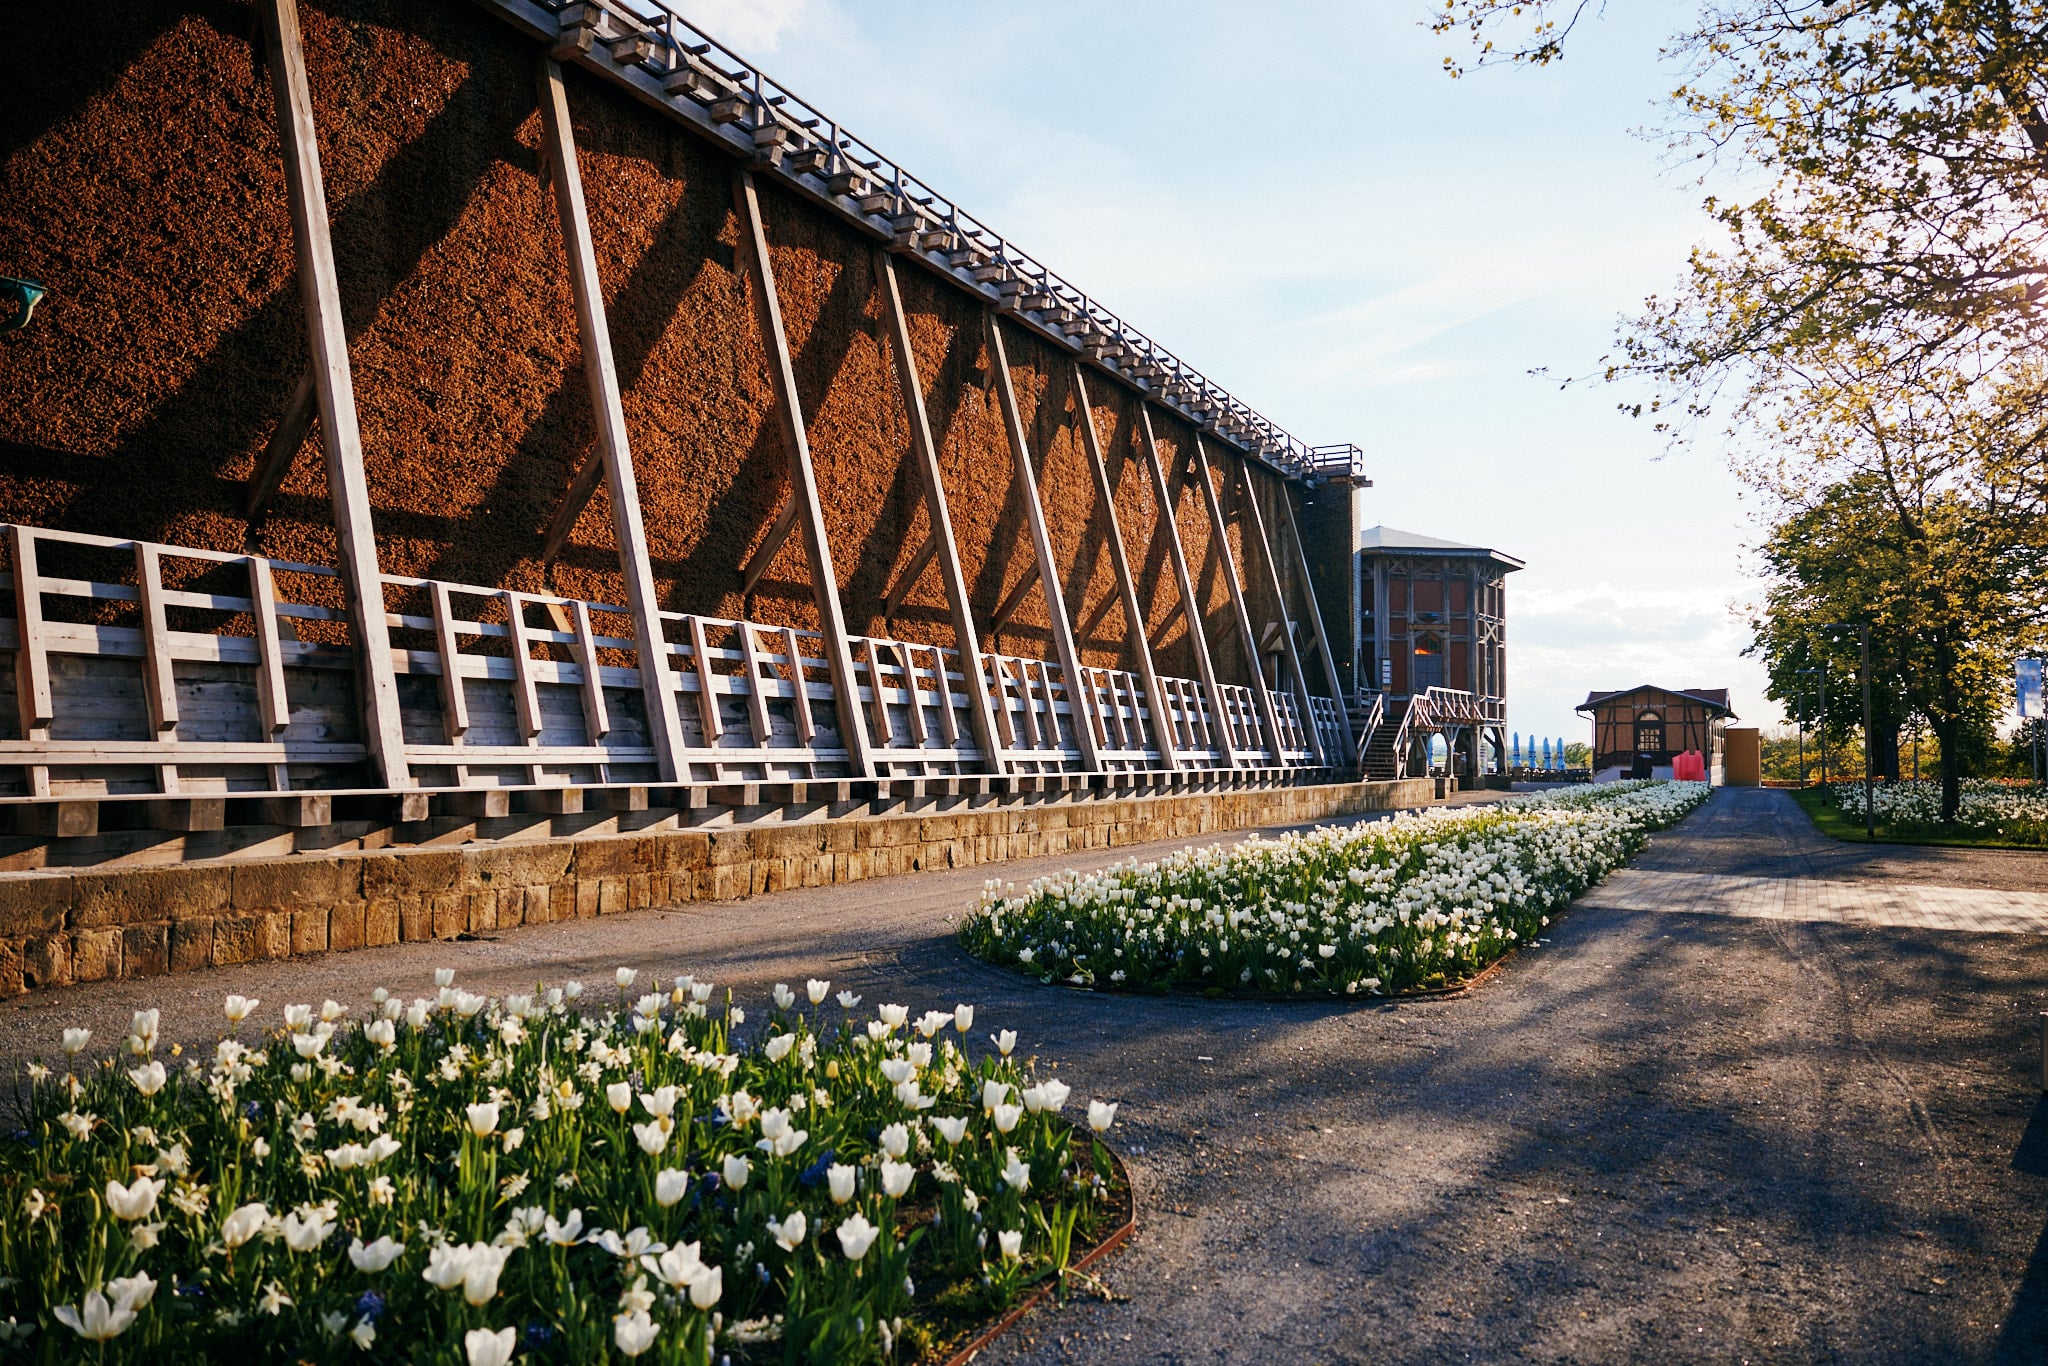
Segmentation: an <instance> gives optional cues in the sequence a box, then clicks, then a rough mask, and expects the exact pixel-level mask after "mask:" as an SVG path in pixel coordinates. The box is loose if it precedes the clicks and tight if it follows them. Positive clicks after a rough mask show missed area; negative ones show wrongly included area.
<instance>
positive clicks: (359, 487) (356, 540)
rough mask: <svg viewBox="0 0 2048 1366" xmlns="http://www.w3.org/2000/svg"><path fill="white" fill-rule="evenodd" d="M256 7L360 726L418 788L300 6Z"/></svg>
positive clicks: (375, 758)
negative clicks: (359, 682) (358, 683)
mask: <svg viewBox="0 0 2048 1366" xmlns="http://www.w3.org/2000/svg"><path fill="white" fill-rule="evenodd" d="M257 10H258V11H259V13H260V14H261V17H262V21H263V39H264V47H265V55H266V56H267V57H268V59H269V60H268V61H267V63H266V65H267V67H268V69H269V71H270V80H271V93H272V97H273V99H274V101H275V104H276V112H277V132H278V141H279V143H280V145H281V147H282V150H283V153H284V170H285V187H286V191H287V193H288V195H289V198H290V201H291V216H292V244H293V247H294V250H295V254H296V257H297V260H298V266H299V270H298V274H299V293H300V296H301V299H302V300H303V303H304V306H305V312H306V341H307V344H308V346H309V348H310V349H311V351H312V370H313V388H314V393H315V396H316V400H317V405H318V408H319V413H320V442H321V454H322V457H323V460H324V463H325V465H326V469H327V487H328V493H329V496H330V499H331V500H332V502H333V505H334V538H335V543H336V546H337V548H338V550H339V551H340V555H339V559H340V564H339V566H338V567H339V569H340V571H341V579H342V584H343V593H344V596H345V597H346V599H347V601H348V606H349V619H350V624H351V625H352V627H353V628H354V637H355V644H356V656H357V665H358V667H359V668H361V669H362V671H363V688H362V702H363V726H362V732H363V736H364V739H365V741H366V742H367V745H368V748H369V752H370V757H371V762H372V763H373V764H374V765H375V766H376V768H377V771H378V773H379V775H380V776H381V777H382V778H383V781H384V785H385V786H387V787H392V788H404V787H410V786H411V785H412V777H411V774H410V772H409V770H408V769H407V767H406V760H405V730H404V726H403V724H402V723H401V721H400V717H399V709H398V676H397V674H396V673H395V672H394V671H393V670H392V667H391V633H390V629H389V628H388V627H387V626H386V624H385V621H384V580H383V576H382V575H381V573H380V572H379V570H378V567H377V537H376V530H375V526H374V523H373V521H372V519H371V515H370V488H369V483H368V480H367V479H366V477H365V475H364V473H363V440H362V432H361V430H360V429H359V428H358V427H357V425H356V396H355V380H354V377H353V375H352V374H351V372H350V369H349V359H348V337H347V334H346V332H345V331H344V330H343V323H342V312H341V286H340V283H339V281H338V280H337V279H336V276H335V269H334V244H333V242H332V241H331V240H330V239H329V237H328V231H327V191H326V187H325V186H324V184H323V183H322V181H321V177H320V146H319V137H318V133H317V131H316V129H315V127H314V124H313V96H312V91H311V88H310V87H309V86H308V84H307V80H306V58H305V53H304V51H303V50H302V48H301V46H300V42H299V11H298V4H297V0H259V3H258V4H257Z"/></svg>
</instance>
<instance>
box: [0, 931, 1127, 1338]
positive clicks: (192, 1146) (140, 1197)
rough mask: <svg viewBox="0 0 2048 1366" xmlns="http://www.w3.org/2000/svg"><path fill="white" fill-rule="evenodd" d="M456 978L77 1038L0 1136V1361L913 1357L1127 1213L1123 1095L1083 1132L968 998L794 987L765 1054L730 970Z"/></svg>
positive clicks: (772, 1024)
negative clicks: (193, 1046)
mask: <svg viewBox="0 0 2048 1366" xmlns="http://www.w3.org/2000/svg"><path fill="white" fill-rule="evenodd" d="M438 976H439V979H440V980H439V983H438V986H439V994H438V995H437V996H436V997H435V998H432V999H424V998H423V999H419V1000H415V1001H413V1002H411V1003H410V1004H409V1005H408V1004H407V1003H405V1002H404V1001H402V1000H399V999H398V998H396V997H387V996H386V995H385V994H384V993H383V992H381V991H380V992H379V993H377V997H376V1003H375V1005H374V1007H373V1008H372V1010H371V1012H370V1017H369V1018H368V1019H366V1020H364V1021H362V1022H361V1023H360V1024H357V1023H354V1022H352V1021H350V1019H349V1018H348V1016H349V1012H348V1011H347V1010H346V1009H345V1008H343V1007H342V1006H340V1005H338V1004H336V1003H335V1002H332V1001H330V1002H327V1003H326V1004H325V1005H324V1006H323V1007H320V1008H318V1009H313V1008H310V1007H307V1006H290V1007H287V1008H286V1011H285V1019H286V1027H285V1028H284V1029H282V1030H273V1031H269V1032H263V1031H258V1030H256V1029H255V1028H253V1027H252V1026H251V1025H249V1024H248V1023H247V1020H248V1018H249V1016H250V1012H251V1011H253V1010H254V1009H255V1007H256V1003H255V1002H246V1001H243V1000H241V999H240V998H238V997H229V998H228V1001H227V1016H228V1020H229V1022H230V1025H229V1033H228V1036H227V1037H226V1038H223V1039H222V1040H221V1041H220V1042H219V1043H218V1044H217V1045H216V1046H215V1047H214V1048H213V1049H212V1051H211V1056H210V1057H200V1056H192V1057H189V1058H186V1059H184V1060H182V1061H181V1060H180V1058H179V1056H178V1053H179V1050H177V1049H176V1048H169V1047H163V1046H160V1045H159V1040H158V1038H157V1029H158V1015H157V1012H155V1011H145V1012H142V1013H140V1014H138V1015H137V1016H136V1017H135V1022H134V1028H133V1032H132V1033H131V1034H130V1035H129V1036H128V1037H127V1038H126V1039H125V1040H124V1041H122V1043H121V1045H120V1048H119V1049H118V1051H117V1053H116V1055H115V1056H114V1057H111V1058H103V1059H101V1060H100V1061H99V1062H98V1063H96V1064H94V1063H92V1062H90V1061H89V1059H88V1057H87V1056H86V1055H85V1050H86V1049H87V1048H89V1047H90V1039H89V1037H88V1036H87V1034H86V1032H85V1031H83V1030H67V1031H65V1038H64V1047H65V1051H66V1053H68V1054H71V1055H73V1056H72V1057H70V1058H69V1059H67V1060H66V1063H65V1068H68V1070H65V1068H60V1069H59V1070H58V1071H56V1072H52V1071H50V1070H48V1069H45V1068H42V1067H40V1066H39V1067H36V1068H33V1069H31V1074H30V1083H29V1086H28V1088H27V1089H26V1092H25V1094H24V1095H23V1097H22V1098H21V1101H20V1113H21V1114H22V1116H23V1122H24V1125H25V1127H24V1129H23V1131H21V1132H19V1133H17V1134H16V1135H15V1139H14V1141H11V1142H6V1141H0V1272H4V1274H5V1276H6V1277H7V1278H8V1279H7V1280H6V1282H5V1287H4V1289H0V1304H4V1306H5V1307H4V1308H0V1355H6V1356H10V1357H13V1356H19V1357H26V1358H27V1359H31V1360H36V1359H40V1360H47V1361H65V1360H74V1359H77V1358H79V1357H80V1356H89V1357H94V1358H95V1359H98V1357H99V1356H101V1355H103V1356H104V1359H106V1360H109V1361H119V1360H132V1361H138V1362H139V1361H149V1362H160V1361H219V1360H227V1359H232V1357H233V1356H234V1355H235V1354H237V1353H243V1354H247V1355H248V1356H250V1357H253V1358H258V1359H263V1360H280V1361H299V1360H304V1361H351V1360H363V1361H371V1360H406V1361H436V1362H464V1363H467V1366H502V1363H504V1362H506V1361H508V1360H510V1359H511V1358H512V1357H513V1356H514V1355H515V1354H516V1355H518V1356H519V1357H520V1358H521V1359H522V1360H532V1361H560V1362H596V1361H604V1360H618V1359H631V1358H635V1357H641V1356H645V1357H646V1359H647V1360H650V1361H661V1362H705V1361H708V1360H711V1359H714V1358H719V1359H723V1358H727V1357H730V1358H731V1359H732V1360H734V1361H741V1362H744V1361H749V1360H756V1359H759V1360H776V1361H781V1360H786V1359H787V1360H829V1361H848V1362H860V1361H881V1360H904V1361H909V1360H916V1359H919V1358H920V1357H921V1356H922V1355H926V1354H928V1353H930V1352H931V1351H933V1350H936V1349H938V1348H940V1347H942V1346H943V1345H944V1344H945V1343H947V1342H950V1341H958V1340H961V1339H963V1338H964V1337H965V1336H967V1335H968V1334H969V1333H971V1332H972V1331H973V1329H975V1328H976V1327H978V1326H980V1324H981V1323H983V1322H985V1321H986V1320H987V1319H988V1318H989V1317H990V1316H991V1315H993V1314H995V1313H997V1312H1000V1311H1001V1310H1002V1309H1003V1308H1004V1307H1005V1306H1007V1305H1009V1304H1011V1303H1013V1302H1015V1301H1016V1300H1018V1299H1019V1298H1021V1297H1022V1296H1023V1295H1024V1294H1025V1293H1027V1292H1028V1290H1029V1289H1030V1287H1031V1286H1032V1285H1033V1284H1034V1283H1036V1282H1039V1281H1042V1280H1045V1279H1047V1278H1048V1277H1051V1276H1054V1275H1057V1274H1058V1273H1059V1272H1060V1271H1061V1270H1062V1269H1064V1268H1065V1267H1066V1266H1067V1265H1069V1263H1070V1260H1071V1258H1072V1257H1073V1255H1074V1253H1075V1252H1076V1251H1077V1250H1079V1249H1081V1248H1085V1247H1086V1246H1087V1245H1088V1243H1090V1242H1091V1241H1094V1240H1095V1239H1097V1238H1099V1237H1100V1236H1101V1235H1102V1234H1103V1233H1104V1232H1106V1231H1107V1229H1108V1228H1109V1226H1110V1225H1111V1224H1112V1223H1114V1222H1120V1220H1121V1217H1122V1216H1121V1213H1120V1208H1119V1202H1121V1201H1122V1200H1124V1199H1125V1198H1126V1197H1127V1194H1128V1192H1127V1190H1126V1189H1125V1188H1123V1187H1122V1183H1121V1177H1120V1176H1119V1174H1118V1171H1117V1168H1116V1166H1115V1163H1114V1161H1113V1159H1112V1158H1111V1157H1110V1155H1109V1153H1108V1151H1107V1149H1105V1148H1104V1147H1103V1146H1102V1145H1101V1143H1100V1142H1099V1141H1097V1140H1096V1138H1095V1136H1094V1135H1095V1134H1099V1133H1100V1132H1102V1131H1103V1130H1106V1129H1107V1128H1108V1127H1109V1126H1110V1124H1111V1123H1112V1122H1113V1121H1114V1118H1115V1113H1116V1107H1115V1106H1114V1105H1107V1104H1104V1103H1102V1102H1099V1101H1096V1102H1090V1103H1089V1104H1088V1105H1087V1107H1086V1112H1085V1113H1086V1127H1083V1126H1082V1125H1080V1124H1070V1123H1069V1122H1068V1121H1067V1120H1066V1119H1065V1118H1064V1116H1063V1112H1064V1111H1065V1110H1066V1109H1067V1108H1068V1102H1069V1100H1070V1096H1071V1093H1070V1091H1069V1088H1068V1087H1067V1085H1066V1084H1065V1083H1063V1082H1061V1081H1059V1080H1058V1079H1057V1078H1056V1077H1053V1076H1050V1075H1048V1076H1046V1077H1044V1078H1039V1077H1037V1076H1035V1075H1034V1074H1033V1071H1032V1067H1031V1066H1030V1065H1028V1064H1020V1063H1019V1062H1018V1061H1017V1060H1016V1059H1015V1058H1013V1057H1012V1055H1011V1050H1012V1049H1013V1048H1014V1047H1015V1044H1016V1036H1015V1034H1014V1033H1013V1032H1011V1031H1008V1030H1004V1031H1002V1032H1000V1033H998V1034H995V1035H993V1036H991V1039H992V1042H993V1049H987V1048H982V1049H973V1050H970V1046H969V1040H970V1031H971V1030H972V1028H973V1024H974V1011H973V1008H972V1007H970V1006H964V1005H963V1006H959V1007H956V1008H955V1009H953V1010H949V1011H942V1012H930V1013H927V1014H925V1015H922V1016H919V1017H916V1018H914V1019H913V1018H912V1017H911V1016H910V1014H909V1012H908V1011H907V1010H906V1009H905V1008H904V1007H902V1006H898V1005H883V1006H881V1007H880V1009H879V1011H878V1012H877V1013H876V1015H875V1017H873V1018H856V1017H855V1016H854V1014H853V1012H854V1011H855V1009H856V1008H857V1007H858V1006H859V1005H860V999H859V998H858V997H856V996H853V995H851V994H850V993H846V992H841V993H839V995H838V997H837V998H836V1002H835V1001H834V1000H833V999H832V998H831V997H830V995H829V987H830V984H829V983H826V982H816V981H814V982H811V983H809V984H808V986H807V989H806V991H805V992H804V993H803V994H802V995H799V994H797V993H794V992H791V991H789V990H787V989H786V988H783V987H777V988H776V992H775V1000H774V1003H773V1006H772V1008H771V1009H770V1010H769V1011H768V1012H767V1014H766V1019H765V1021H764V1022H763V1027H762V1028H761V1029H760V1030H759V1031H758V1038H757V1039H756V1040H755V1041H754V1042H753V1043H751V1044H743V1043H742V1042H741V1041H740V1039H739V1037H738V1034H737V1030H738V1029H739V1027H740V1026H741V1025H742V1024H743V1023H744V1021H745V1012H744V1011H742V1010H741V1009H739V1008H737V1007H734V1006H732V1004H731V1000H730V996H729V995H728V997H727V999H726V1001H725V1003H724V1004H723V1005H717V1004H714V1003H713V1001H712V996H713V991H712V987H711V984H710V983H707V982H694V981H692V980H690V979H689V978H683V979H681V980H679V981H676V982H674V983H671V984H669V985H668V987H667V988H666V989H662V988H661V984H659V983H653V982H649V983H647V984H646V985H647V986H648V987H652V988H654V989H653V990H647V991H645V992H644V993H638V992H637V991H636V988H635V983H634V975H633V974H632V973H631V972H630V971H629V970H625V969H622V970H621V971H620V973H619V980H618V1002H617V1008H616V1009H612V1008H603V1009H593V1008H592V1007H591V1004H590V995H591V994H589V993H583V992H581V990H580V988H578V987H577V985H576V984H574V983H570V984H568V985H567V986H565V987H563V988H561V989H558V990H551V991H547V992H545V993H543V994H538V995H534V996H508V997H506V998H505V999H504V1000H502V1001H499V1000H491V999H486V998H485V997H482V996H478V995H473V994H471V993H469V992H467V991H464V990H462V989H460V988H458V987H456V986H455V985H454V984H453V980H452V978H453V974H451V973H445V972H444V973H441V974H439V975H438ZM605 994H606V995H609V994H610V993H609V992H606V993H605ZM244 1036H246V1037H247V1042H246V1043H245V1042H244ZM973 1052H979V1053H980V1055H981V1056H979V1057H975V1056H973V1055H972V1053H973ZM1076 1104H1077V1108H1078V1102H1077V1103H1076ZM1091 1130H1092V1131H1093V1132H1090V1131H1091Z"/></svg>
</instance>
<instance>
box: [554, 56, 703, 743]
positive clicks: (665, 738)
mask: <svg viewBox="0 0 2048 1366" xmlns="http://www.w3.org/2000/svg"><path fill="white" fill-rule="evenodd" d="M538 78H539V96H540V114H541V144H542V147H543V149H544V150H545V152H546V155H547V163H548V170H549V172H550V173H551V176H552V179H553V181H554V187H555V209H556V212H557V214H558V216H559V217H560V219H561V224H562V246H563V249H564V251H565V252H566V254H567V256H568V259H569V292H570V293H571V295H573V296H574V298H575V301H576V329H577V333H578V335H579V337H580V339H581V341H582V343H583V378H584V382H585V383H586V384H587V385H588V386H589V389H590V407H591V412H592V413H593V414H594V416H595V418H596V421H597V447H596V450H595V452H594V453H593V454H594V455H595V456H596V457H597V458H598V463H599V464H601V465H602V467H603V470H604V481H605V493H606V495H607V497H608V498H609V500H610V502H611V505H612V538H613V539H614V540H615V541H617V542H618V546H619V570H620V574H621V577H623V578H624V579H625V581H626V610H627V612H628V613H629V614H630V615H631V617H632V618H633V640H634V647H635V648H634V653H635V654H636V655H637V656H638V658H639V664H640V683H641V691H642V692H643V693H644V694H645V695H646V698H647V732H648V739H649V740H650V741H651V742H652V743H653V745H654V756H655V761H656V763H657V765H658V766H659V768H660V770H661V776H662V779H663V781H665V782H674V781H675V780H676V779H677V777H678V776H680V774H681V773H682V763H683V758H682V751H683V722H682V717H681V715H680V714H679V713H678V711H677V708H676V688H675V683H674V680H673V677H672V675H671V673H670V671H669V656H668V637H667V634H666V633H665V631H664V629H663V626H662V618H661V606H660V602H659V599H658V598H657V596H656V593H655V588H654V565H653V560H652V558H651V557H650V556H649V554H648V550H647V530H646V527H645V526H644V524H643V522H642V519H641V514H640V486H639V484H638V482H637V481H636V480H635V479H634V476H633V446H632V441H631V439H630V438H629V437H628V435H627V432H626V410H625V407H624V405H623V404H621V403H620V401H619V372H618V366H617V364H616V363H615V362H614V361H613V359H612V337H611V329H610V326H609V325H608V324H607V322H606V321H605V313H604V284H603V281H601V280H600V279H599V278H598V273H597V249H596V247H595V246H594V245H593V244H592V242H591V238H590V215H589V213H588V212H587V211H586V209H585V208H584V203H583V175H582V172H581V171H580V170H579V169H578V167H577V164H576V138H575V130H574V129H573V128H572V126H571V125H570V122H569V96H568V92H567V90H566V89H565V88H564V87H563V85H562V68H561V65H560V63H558V62H556V61H555V60H554V59H552V58H549V57H543V58H542V59H541V61H540V67H539V72H538ZM578 510H579V511H580V510H581V509H578ZM570 520H571V523H572V524H573V522H574V518H571V519H570ZM565 534H566V533H565Z"/></svg>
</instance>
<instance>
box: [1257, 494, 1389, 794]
mask: <svg viewBox="0 0 2048 1366" xmlns="http://www.w3.org/2000/svg"><path fill="white" fill-rule="evenodd" d="M1280 510H1281V512H1282V513H1284V514H1285V521H1284V522H1283V523H1282V525H1283V526H1284V527H1285V528H1286V530H1287V538H1288V540H1290V541H1292V542H1293V544H1294V572H1295V573H1297V574H1299V575H1300V576H1301V586H1302V592H1303V593H1305V594H1307V596H1308V619H1309V623H1310V625H1312V626H1313V627H1314V628H1315V637H1316V653H1317V654H1319V655H1321V656H1322V659H1323V677H1324V678H1325V679H1327V680H1328V682H1329V685H1330V700H1331V701H1332V702H1333V703H1335V704H1336V707H1337V721H1338V724H1339V726H1340V727H1341V728H1342V730H1343V734H1344V753H1345V756H1346V760H1347V762H1348V761H1349V760H1350V759H1351V758H1353V757H1355V756H1356V755H1357V753H1358V737H1357V736H1356V735H1354V734H1353V733H1352V730H1351V709H1350V708H1349V707H1347V706H1345V705H1344V688H1343V685H1342V684H1341V683H1339V682H1338V679H1337V656H1336V655H1334V654H1332V653H1330V636H1329V633H1328V632H1327V631H1325V630H1324V629H1323V609H1322V607H1321V605H1320V604H1318V603H1317V601H1316V581H1315V580H1314V579H1313V578H1311V577H1310V576H1309V572H1308V551H1307V550H1306V549H1305V548H1304V547H1303V546H1302V544H1301V529H1300V528H1299V527H1298V526H1296V525H1295V522H1294V499H1293V498H1292V497H1291V496H1289V494H1288V492H1287V490H1286V489H1284V488H1283V489H1281V490H1280ZM1373 621H1374V629H1375V630H1377V629H1379V623H1381V622H1383V621H1385V618H1384V617H1375V618H1374V619H1373ZM1374 658H1375V659H1377V658H1378V651H1374ZM1373 667H1374V668H1377V667H1379V666H1378V665H1377V664H1376V663H1375V664H1374V666H1373ZM1378 682H1379V680H1378V679H1374V680H1373V683H1374V686H1377V685H1378Z"/></svg>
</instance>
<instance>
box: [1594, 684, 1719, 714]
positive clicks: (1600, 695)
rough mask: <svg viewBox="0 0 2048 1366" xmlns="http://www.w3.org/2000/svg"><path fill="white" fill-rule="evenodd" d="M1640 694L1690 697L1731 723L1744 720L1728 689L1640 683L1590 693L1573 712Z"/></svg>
mask: <svg viewBox="0 0 2048 1366" xmlns="http://www.w3.org/2000/svg"><path fill="white" fill-rule="evenodd" d="M1639 692H1661V693H1670V694H1672V695H1673V696H1676V697H1690V698H1692V699H1693V700H1694V701H1695V702H1704V703H1706V704H1707V705H1708V706H1710V707H1712V708H1713V709H1714V710H1716V711H1718V712H1720V713H1721V714H1722V715H1723V716H1725V717H1727V718H1728V719H1729V720H1731V721H1740V720H1741V719H1742V718H1741V717H1739V716H1737V715H1736V714H1735V708H1734V707H1733V706H1731V705H1730V704H1729V701H1728V690H1727V689H1726V688H1665V687H1660V686H1658V685H1657V684H1655V683H1638V684H1637V685H1636V686H1635V687H1633V688H1617V689H1615V690H1614V691H1612V692H1589V693H1587V694H1586V700H1585V701H1583V702H1581V703H1579V705H1578V706H1576V707H1574V708H1572V710H1573V711H1591V710H1593V708H1595V707H1597V706H1599V705H1600V704H1601V703H1602V702H1609V701H1612V700H1613V699H1615V698H1617V697H1627V696H1629V695H1630V694H1632V693H1639Z"/></svg>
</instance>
